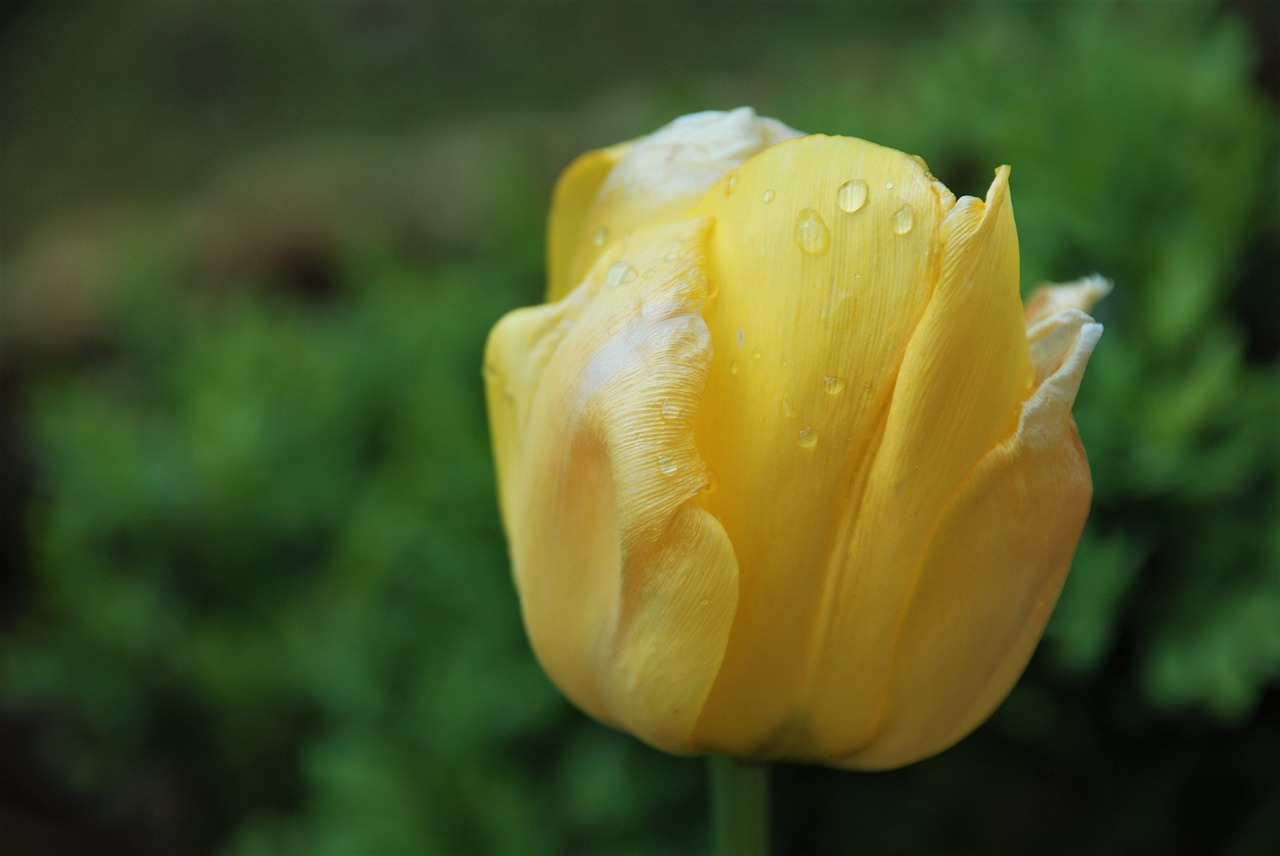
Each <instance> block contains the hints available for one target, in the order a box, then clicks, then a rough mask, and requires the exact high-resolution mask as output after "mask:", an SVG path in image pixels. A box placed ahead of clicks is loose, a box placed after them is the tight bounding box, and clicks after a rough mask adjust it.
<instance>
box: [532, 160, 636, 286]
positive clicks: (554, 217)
mask: <svg viewBox="0 0 1280 856" xmlns="http://www.w3.org/2000/svg"><path fill="white" fill-rule="evenodd" d="M626 150H627V146H626V144H625V143H622V144H619V145H616V146H612V147H610V148H607V149H600V150H599V151H594V152H587V153H586V154H585V155H582V156H581V157H579V158H578V159H577V160H575V161H574V162H573V163H571V164H569V168H568V169H566V170H565V171H564V173H563V174H562V175H561V176H560V180H559V181H557V182H556V189H555V192H554V193H553V194H552V196H551V214H550V216H549V217H548V218H547V300H548V301H549V302H554V301H556V300H559V299H560V298H562V297H564V296H565V295H566V294H568V293H569V292H570V291H571V290H572V289H573V287H574V286H576V285H577V284H578V283H579V282H580V281H581V279H582V277H581V273H583V272H585V271H586V270H587V269H588V268H590V264H588V263H587V262H586V261H585V260H584V261H583V262H582V263H581V264H579V263H578V262H577V257H578V256H579V255H580V254H582V255H584V256H585V255H588V254H589V255H590V256H591V260H592V261H594V259H595V257H596V256H597V255H598V250H597V249H596V248H598V247H600V246H603V245H604V243H605V242H606V241H607V240H608V237H609V236H608V233H607V232H605V233H602V234H591V235H587V234H585V233H584V228H585V227H584V225H583V224H584V222H585V221H586V219H587V214H588V213H589V212H590V210H591V206H592V204H593V203H594V202H595V199H596V194H597V193H599V192H600V186H601V185H603V184H604V181H605V179H606V178H608V176H609V173H610V171H612V170H613V168H614V166H616V165H617V163H618V160H619V159H620V158H621V157H622V156H623V154H624V153H625V152H626ZM575 273H576V274H577V276H576V278H575Z"/></svg>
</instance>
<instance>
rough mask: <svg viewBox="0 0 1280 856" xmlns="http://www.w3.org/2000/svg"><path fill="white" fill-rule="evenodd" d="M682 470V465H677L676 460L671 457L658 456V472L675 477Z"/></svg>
mask: <svg viewBox="0 0 1280 856" xmlns="http://www.w3.org/2000/svg"><path fill="white" fill-rule="evenodd" d="M678 469H680V465H679V464H677V463H676V459H675V458H673V457H671V456H670V455H659V456H658V472H660V473H662V474H663V475H664V476H671V475H675V472H676V470H678Z"/></svg>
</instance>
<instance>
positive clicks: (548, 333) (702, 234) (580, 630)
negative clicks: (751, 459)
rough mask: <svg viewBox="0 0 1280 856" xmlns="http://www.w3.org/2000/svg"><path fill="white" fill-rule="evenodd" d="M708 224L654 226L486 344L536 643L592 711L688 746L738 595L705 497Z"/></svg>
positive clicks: (510, 319) (505, 324) (518, 564)
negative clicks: (701, 500)
mask: <svg viewBox="0 0 1280 856" xmlns="http://www.w3.org/2000/svg"><path fill="white" fill-rule="evenodd" d="M709 228H710V222H709V221H708V220H706V219H701V220H694V221H681V222H677V223H675V224H673V225H670V226H664V227H652V228H650V227H645V228H640V229H637V231H636V235H635V241H634V242H633V243H632V244H630V246H633V247H635V248H636V249H635V251H634V253H632V254H631V255H629V256H627V257H626V258H623V257H622V256H621V255H620V254H621V252H622V250H623V247H622V246H621V245H618V246H615V247H613V248H612V249H611V250H610V251H609V252H608V253H606V254H605V255H604V256H603V257H602V258H601V259H600V261H599V262H598V263H597V264H596V266H595V267H594V268H593V269H592V271H591V272H590V274H589V275H588V276H587V278H586V280H585V281H584V282H583V284H582V285H581V286H579V287H578V288H577V289H575V290H574V291H573V292H572V293H571V294H570V295H569V296H568V297H566V298H565V299H564V300H563V301H561V302H559V303H557V304H552V305H549V306H545V307H541V308H539V309H535V310H524V311H521V312H516V313H512V314H511V315H509V316H507V318H505V319H504V320H503V321H502V322H500V323H499V325H498V327H497V328H496V329H495V331H494V333H493V334H492V336H491V338H490V342H489V346H488V350H487V362H488V365H489V369H490V370H489V372H488V377H489V379H490V380H489V384H488V389H489V392H488V397H489V404H490V413H491V421H492V423H493V436H494V443H495V450H496V454H497V458H498V466H499V472H500V483H499V489H500V493H501V496H502V505H503V515H504V520H505V522H506V525H507V530H508V533H509V538H510V543H511V554H512V564H513V567H514V572H515V577H516V584H517V587H518V589H519V591H520V600H521V606H522V609H523V612H524V618H525V624H526V627H527V629H528V631H529V636H530V639H531V641H532V643H533V647H534V651H535V653H536V654H537V656H538V658H539V660H540V661H541V662H542V664H543V667H544V668H545V669H546V670H547V672H548V674H549V675H551V677H552V678H553V679H554V680H555V681H556V683H557V684H558V685H559V686H560V687H561V689H562V690H564V692H565V693H566V695H568V696H569V697H570V698H571V699H572V700H573V701H574V702H575V703H577V704H578V705H579V706H581V707H582V708H583V709H585V710H587V711H588V712H590V713H592V714H593V715H595V716H596V717H598V718H600V719H602V720H604V721H605V722H609V723H613V724H615V725H618V726H620V727H622V728H625V729H627V730H629V731H631V732H632V733H634V734H637V735H638V736H640V737H642V738H643V739H645V740H647V741H649V742H650V743H652V744H654V745H655V746H658V747H660V748H663V749H666V750H668V751H672V752H688V751H692V750H693V747H692V746H691V745H690V742H689V737H690V734H691V732H692V730H693V725H694V722H695V721H696V718H697V716H698V714H699V712H700V711H701V709H702V705H703V702H704V700H705V698H706V695H707V693H709V692H710V689H711V685H712V682H713V680H714V678H715V675H716V673H717V672H718V670H719V667H720V662H721V660H722V658H723V655H724V649H725V646H726V644H727V642H728V636H729V628H730V625H731V624H732V621H733V615H734V612H735V610H736V606H737V597H738V593H737V585H738V580H737V563H736V560H735V557H734V551H733V547H732V545H731V543H730V541H729V539H728V537H727V536H726V534H725V532H724V530H723V528H722V527H721V526H720V524H719V523H718V522H717V521H716V520H715V518H714V517H712V516H711V515H710V514H708V513H707V512H706V511H705V510H703V509H702V508H701V507H699V506H698V505H697V503H696V502H694V497H695V496H696V495H697V494H698V492H699V491H700V490H702V489H703V488H704V487H705V485H706V484H707V480H708V476H707V471H706V467H705V465H704V464H703V462H702V460H701V459H700V458H699V456H698V449H697V447H696V445H695V441H694V433H693V424H694V420H695V418H696V413H697V410H698V407H699V406H700V401H701V396H702V392H703V389H704V387H705V384H706V379H707V372H708V369H709V366H710V363H711V349H710V337H709V335H708V333H707V328H706V324H705V322H704V321H703V319H702V316H701V315H700V314H699V312H700V310H701V308H702V305H703V302H704V300H705V297H706V290H707V283H706V277H705V275H704V273H703V270H704V266H705V260H704V255H703V245H704V241H705V238H706V234H707V231H708V229H709ZM525 361H527V363H526V362H525Z"/></svg>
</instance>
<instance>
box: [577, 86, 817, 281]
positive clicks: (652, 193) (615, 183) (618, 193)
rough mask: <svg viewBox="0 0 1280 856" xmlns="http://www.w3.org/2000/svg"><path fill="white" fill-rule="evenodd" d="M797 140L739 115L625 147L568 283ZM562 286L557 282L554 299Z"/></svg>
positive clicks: (586, 225) (710, 116) (600, 193)
mask: <svg viewBox="0 0 1280 856" xmlns="http://www.w3.org/2000/svg"><path fill="white" fill-rule="evenodd" d="M798 135H799V132H797V131H793V130H792V129H790V128H788V127H787V126H786V125H783V124H782V123H781V122H778V121H777V120H775V119H766V118H762V117H760V116H757V115H756V114H755V111H753V110H751V109H750V108H749V107H740V108H738V109H737V110H731V111H729V112H718V111H708V112H704V113H693V114H690V115H688V116H681V117H680V118H679V119H676V120H675V121H673V122H671V123H670V124H668V125H666V126H665V127H662V128H659V129H658V130H657V131H655V132H653V133H652V134H649V135H648V136H646V137H642V138H640V139H638V140H634V141H632V142H631V143H629V144H627V146H626V148H625V149H624V150H622V151H621V152H620V153H621V157H619V158H618V159H617V162H616V163H615V164H614V165H613V166H612V168H611V169H610V170H609V171H608V174H607V176H606V177H605V179H604V181H603V182H602V183H601V185H600V186H599V188H598V190H597V192H596V194H595V197H594V199H593V200H592V204H591V207H590V209H589V210H588V211H587V212H586V214H585V215H584V216H583V219H582V223H581V225H580V226H579V232H580V234H581V240H580V242H579V245H578V250H577V254H576V256H575V259H574V262H573V264H572V265H571V266H570V268H569V270H568V281H569V282H577V281H579V280H580V279H581V278H582V276H583V275H584V274H585V273H586V272H587V270H589V269H590V268H591V266H592V265H594V264H595V261H596V259H597V258H599V257H600V255H601V254H602V253H603V252H604V251H605V248H606V247H607V246H608V245H609V244H612V243H614V242H622V243H624V245H625V244H626V243H627V242H629V241H630V237H629V236H631V234H632V233H633V232H634V230H635V229H636V228H637V227H639V226H643V225H645V224H654V223H660V222H663V221H668V220H671V219H675V218H679V217H680V216H682V215H683V213H684V212H685V211H686V210H687V209H688V208H689V206H691V205H693V204H694V202H696V201H697V200H698V198H699V197H700V196H702V195H703V194H704V193H705V192H706V191H707V189H708V188H710V187H711V186H712V185H714V184H715V183H716V182H718V181H720V180H721V179H722V178H724V176H726V175H727V174H728V173H729V172H730V171H732V170H733V169H734V168H736V167H737V166H739V165H740V164H741V163H743V162H744V161H746V160H747V159H748V158H750V157H751V156H753V155H755V154H757V153H758V152H761V151H763V150H764V149H767V148H768V147H770V146H772V145H774V144H776V143H777V142H779V141H780V140H783V139H788V138H790V137H794V136H798ZM601 238H603V241H601V240H600V239H601ZM623 252H624V253H625V252H627V250H626V248H625V246H624V249H623ZM557 283H558V284H557ZM560 285H563V283H560V281H559V280H556V281H555V282H553V291H552V294H553V295H554V294H557V293H558V292H556V291H555V289H556V288H558V287H559V286H560Z"/></svg>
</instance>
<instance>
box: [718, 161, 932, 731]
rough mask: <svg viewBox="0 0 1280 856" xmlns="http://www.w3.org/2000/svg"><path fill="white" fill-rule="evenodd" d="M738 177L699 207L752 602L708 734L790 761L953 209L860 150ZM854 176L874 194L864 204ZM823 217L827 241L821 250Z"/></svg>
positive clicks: (726, 446) (726, 475)
mask: <svg viewBox="0 0 1280 856" xmlns="http://www.w3.org/2000/svg"><path fill="white" fill-rule="evenodd" d="M731 179H732V183H733V188H732V191H731V192H730V188H729V184H730V178H726V179H725V180H723V181H722V182H721V183H720V184H718V185H717V186H715V187H714V188H712V189H711V190H710V191H708V192H707V194H706V195H705V196H704V197H703V198H702V200H701V201H700V202H699V203H698V206H697V207H696V208H695V209H694V210H695V211H696V212H697V213H702V214H708V215H711V216H714V217H715V218H716V227H715V230H714V231H713V233H712V235H711V240H710V243H709V249H708V254H709V275H710V277H711V279H712V286H713V289H714V290H715V291H716V296H715V297H714V299H712V300H711V301H710V302H709V303H708V305H707V308H706V309H705V310H704V315H705V316H706V318H707V323H708V326H709V328H710V330H711V335H712V341H713V347H714V351H715V354H716V359H715V362H714V363H713V365H712V367H711V379H710V381H709V383H708V387H707V392H706V396H705V406H704V408H703V410H702V412H701V413H702V416H701V418H700V420H699V424H698V438H699V440H698V443H699V448H700V449H702V451H703V454H704V456H705V458H706V460H707V462H708V465H709V466H710V468H711V470H712V472H713V473H714V474H715V476H716V478H717V480H718V483H719V485H718V489H717V490H716V491H714V492H711V493H707V494H704V495H702V496H701V497H700V499H699V501H700V502H701V503H702V504H703V505H704V507H706V508H707V509H708V510H710V511H711V512H712V513H713V514H715V516H716V517H717V519H719V520H720V521H721V522H722V523H723V524H724V526H725V529H726V531H728V532H729V535H730V537H731V539H732V540H733V543H734V546H735V548H736V552H737V555H738V559H739V562H740V564H741V567H742V574H741V580H742V582H741V586H742V588H741V605H740V608H739V614H738V620H737V622H736V623H735V626H734V631H733V634H734V635H733V639H732V641H731V643H730V650H729V653H728V655H727V656H726V660H725V666H724V668H723V670H722V672H721V676H720V678H719V679H718V681H717V683H716V688H715V691H714V692H713V694H712V698H711V699H709V701H708V706H707V711H706V713H705V714H704V717H703V721H702V722H700V723H699V727H698V735H699V739H700V740H702V741H703V743H702V745H703V746H704V747H705V748H707V749H709V750H714V751H720V752H726V753H732V754H752V753H753V752H765V751H775V752H785V751H786V749H787V747H788V746H792V745H795V744H796V743H797V742H800V743H804V740H803V738H802V737H801V736H800V735H798V734H797V732H796V728H797V723H798V722H799V720H800V718H801V714H802V713H803V700H804V692H805V681H806V665H807V663H808V659H809V658H810V656H811V652H810V644H811V641H812V634H813V632H814V626H815V621H816V619H817V617H818V616H819V615H820V614H821V610H822V603H823V599H824V598H825V597H826V593H825V592H824V590H823V586H824V584H825V580H826V578H827V573H828V561H827V560H828V556H829V553H830V550H831V548H832V543H833V541H834V540H835V539H836V537H837V533H838V531H839V528H840V525H841V520H842V517H843V515H844V514H846V513H848V511H849V506H848V504H847V500H848V498H849V494H850V490H851V488H850V485H852V484H854V483H855V482H857V481H858V480H859V479H860V478H861V475H860V464H861V462H862V461H863V460H864V459H865V456H866V454H867V452H868V450H869V449H870V448H872V447H873V446H874V444H875V442H876V437H877V436H878V432H879V430H880V427H881V425H882V421H883V414H884V412H885V408H886V406H887V402H888V400H889V396H890V395H891V393H892V389H893V382H894V378H895V376H896V374H897V369H898V365H899V363H900V362H901V360H902V354H903V351H904V350H905V349H906V347H907V343H908V341H909V339H910V337H911V333H912V330H913V329H914V328H915V326H916V324H917V322H918V321H919V319H920V317H921V315H922V314H923V313H924V311H925V307H926V305H927V304H928V301H929V297H930V295H931V293H932V291H933V286H934V281H935V277H936V274H935V269H936V266H937V265H938V263H939V259H938V257H937V253H936V247H937V245H938V225H939V222H940V220H941V218H942V216H943V214H944V209H943V205H942V200H941V199H940V197H939V194H938V192H937V188H936V186H935V184H934V182H933V181H932V179H931V177H929V176H928V174H927V173H926V172H925V171H924V170H923V169H922V168H921V166H920V164H919V163H917V162H916V161H914V160H912V159H911V158H909V157H907V156H906V155H904V154H902V153H901V152H896V151H893V150H891V149H885V148H882V147H880V146H876V145H873V144H871V143H867V142H865V141H862V140H855V139H847V138H832V137H820V136H815V137H805V138H803V139H799V140H791V141H788V142H783V143H781V144H779V145H777V146H775V147H773V148H770V149H769V150H768V151H766V152H764V153H762V154H760V155H757V156H756V157H754V158H752V159H751V160H750V161H748V162H747V163H745V164H743V165H742V166H741V167H739V168H738V169H737V170H735V171H734V173H733V175H732V177H731ZM850 181H865V182H866V183H867V184H868V195H867V198H866V200H865V202H864V203H863V204H862V205H861V206H860V207H859V208H857V209H856V210H853V211H846V210H844V209H843V208H842V207H841V196H840V188H841V187H842V186H843V185H845V184H846V183H848V182H850ZM886 184H888V185H891V186H890V187H886ZM845 206H846V207H852V206H850V205H849V203H848V200H847V199H846V200H845ZM904 206H909V207H910V209H911V210H912V211H913V222H912V228H911V229H910V230H907V231H905V232H902V231H901V225H900V223H899V222H897V221H895V215H896V214H897V212H899V211H901V210H902V209H903V207H904ZM806 212H812V215H811V214H809V213H806ZM810 216H814V217H817V218H820V220H821V222H822V228H823V229H825V230H826V232H825V237H824V236H823V235H822V234H817V235H816V237H817V238H820V239H822V240H821V241H820V243H819V244H816V245H815V244H810V245H809V246H805V245H803V242H802V240H801V239H802V238H805V237H806V236H807V237H810V238H812V237H815V236H814V235H810V234H809V233H807V232H803V231H801V232H799V233H798V224H800V223H801V221H804V220H805V218H807V217H810ZM815 222H816V221H815ZM801 228H804V227H801ZM819 249H820V250H821V251H820V252H815V250H819Z"/></svg>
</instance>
